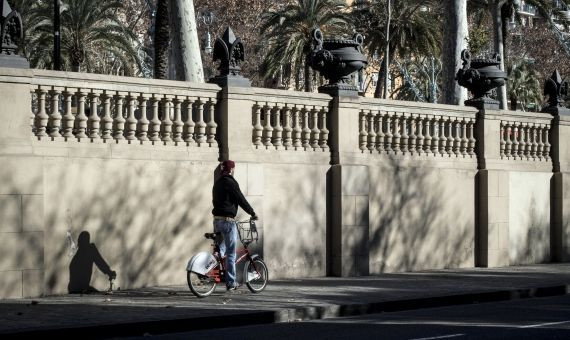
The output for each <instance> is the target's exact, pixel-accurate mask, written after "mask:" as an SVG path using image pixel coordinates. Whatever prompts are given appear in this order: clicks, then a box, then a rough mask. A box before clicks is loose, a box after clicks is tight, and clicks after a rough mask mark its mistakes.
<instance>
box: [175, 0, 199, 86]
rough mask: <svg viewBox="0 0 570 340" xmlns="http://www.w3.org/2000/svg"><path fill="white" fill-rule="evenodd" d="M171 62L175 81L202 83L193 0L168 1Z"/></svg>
mask: <svg viewBox="0 0 570 340" xmlns="http://www.w3.org/2000/svg"><path fill="white" fill-rule="evenodd" d="M169 3H170V7H169V14H170V15H169V18H170V23H171V25H170V26H171V30H170V33H171V37H172V50H171V51H172V61H173V63H174V66H175V68H174V70H173V71H174V73H175V78H174V79H176V80H184V81H190V82H195V83H203V82H204V68H203V66H202V55H201V54H200V41H199V40H198V31H197V29H196V14H195V13H194V1H193V0H170V1H169Z"/></svg>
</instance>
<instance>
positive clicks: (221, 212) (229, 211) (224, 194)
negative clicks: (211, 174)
mask: <svg viewBox="0 0 570 340" xmlns="http://www.w3.org/2000/svg"><path fill="white" fill-rule="evenodd" d="M212 197H213V199H212V201H213V203H214V210H212V214H213V215H214V216H225V217H236V215H237V209H238V205H239V206H240V207H241V208H242V209H243V210H245V212H246V213H248V214H250V215H251V216H254V215H255V211H253V208H252V207H251V206H250V205H249V203H248V202H247V200H246V199H245V197H244V196H243V194H242V193H241V190H240V189H239V184H238V182H237V181H236V180H235V179H234V178H233V177H232V176H230V175H222V177H220V178H219V179H218V180H217V181H216V182H215V183H214V188H213V189H212Z"/></svg>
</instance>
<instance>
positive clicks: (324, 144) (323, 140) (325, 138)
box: [319, 106, 329, 150]
mask: <svg viewBox="0 0 570 340" xmlns="http://www.w3.org/2000/svg"><path fill="white" fill-rule="evenodd" d="M327 109H328V107H326V106H322V107H321V110H320V113H321V129H320V130H321V134H320V139H319V146H320V147H321V149H323V150H328V149H329V129H327V114H328V110H327Z"/></svg>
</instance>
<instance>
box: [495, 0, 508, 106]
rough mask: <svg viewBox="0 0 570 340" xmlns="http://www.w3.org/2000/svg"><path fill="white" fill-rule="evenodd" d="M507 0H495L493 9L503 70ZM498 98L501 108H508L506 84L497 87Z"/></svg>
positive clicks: (496, 41) (497, 51) (496, 48)
mask: <svg viewBox="0 0 570 340" xmlns="http://www.w3.org/2000/svg"><path fill="white" fill-rule="evenodd" d="M505 2H506V0H495V2H494V3H493V6H492V10H493V13H492V14H493V29H494V33H495V36H494V40H495V52H496V53H498V54H499V57H500V58H501V65H500V67H501V70H503V71H504V70H505V53H504V44H503V24H502V20H501V7H502V6H503V4H504V3H505ZM497 99H498V100H499V108H500V109H501V110H506V109H507V86H506V84H505V85H503V86H501V87H499V88H498V89H497Z"/></svg>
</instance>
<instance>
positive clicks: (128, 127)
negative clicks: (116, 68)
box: [124, 92, 137, 144]
mask: <svg viewBox="0 0 570 340" xmlns="http://www.w3.org/2000/svg"><path fill="white" fill-rule="evenodd" d="M127 105H128V106H127V119H126V120H125V132H124V135H125V139H126V140H127V141H128V142H129V144H130V143H131V141H133V140H136V139H137V118H136V117H135V109H136V107H137V95H136V94H135V93H133V92H129V94H128V96H127Z"/></svg>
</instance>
